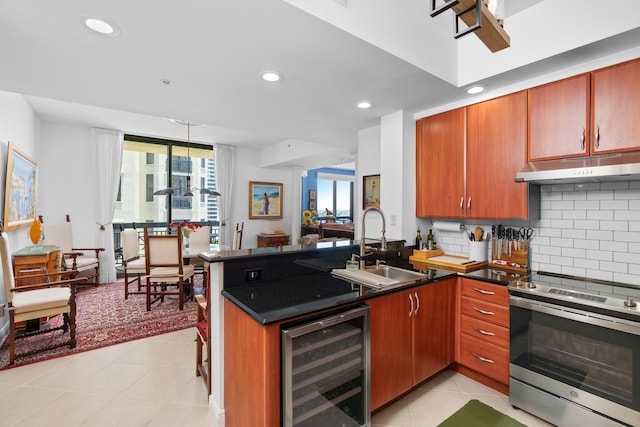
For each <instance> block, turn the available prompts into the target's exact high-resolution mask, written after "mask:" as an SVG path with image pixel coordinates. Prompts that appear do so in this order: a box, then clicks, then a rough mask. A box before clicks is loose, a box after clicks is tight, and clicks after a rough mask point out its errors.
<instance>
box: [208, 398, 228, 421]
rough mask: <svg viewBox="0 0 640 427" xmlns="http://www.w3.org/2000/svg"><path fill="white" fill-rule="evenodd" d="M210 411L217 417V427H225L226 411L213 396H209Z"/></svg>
mask: <svg viewBox="0 0 640 427" xmlns="http://www.w3.org/2000/svg"><path fill="white" fill-rule="evenodd" d="M209 411H211V412H212V413H213V414H214V415H215V417H216V423H217V424H216V426H217V427H224V425H225V413H224V409H222V408H220V406H219V405H218V402H216V400H215V399H214V398H213V396H211V395H210V396H209Z"/></svg>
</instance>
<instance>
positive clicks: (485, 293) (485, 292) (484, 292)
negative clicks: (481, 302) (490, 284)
mask: <svg viewBox="0 0 640 427" xmlns="http://www.w3.org/2000/svg"><path fill="white" fill-rule="evenodd" d="M473 290H474V291H476V292H479V293H481V294H483V295H495V294H496V293H495V292H491V291H485V290H484V289H479V288H473Z"/></svg>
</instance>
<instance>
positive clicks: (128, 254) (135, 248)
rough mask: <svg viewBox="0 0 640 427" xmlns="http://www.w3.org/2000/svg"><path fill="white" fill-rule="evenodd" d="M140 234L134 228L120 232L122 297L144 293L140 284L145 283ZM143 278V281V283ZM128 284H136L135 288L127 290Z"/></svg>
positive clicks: (145, 264)
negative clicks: (122, 271)
mask: <svg viewBox="0 0 640 427" xmlns="http://www.w3.org/2000/svg"><path fill="white" fill-rule="evenodd" d="M139 239H140V235H139V234H138V230H136V229H135V228H127V229H125V230H122V231H121V232H120V241H121V243H122V268H124V299H128V298H129V295H132V294H146V291H143V290H142V286H144V285H146V275H147V261H146V260H145V259H144V256H141V255H140V242H139ZM143 280H144V281H145V282H144V284H143ZM129 285H133V286H135V285H137V287H138V289H137V290H132V291H130V290H129Z"/></svg>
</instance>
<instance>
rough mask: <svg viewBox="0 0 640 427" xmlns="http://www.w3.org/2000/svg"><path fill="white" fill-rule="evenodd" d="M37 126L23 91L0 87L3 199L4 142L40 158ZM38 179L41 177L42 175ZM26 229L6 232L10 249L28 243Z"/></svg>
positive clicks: (2, 322) (3, 329) (3, 330)
mask: <svg viewBox="0 0 640 427" xmlns="http://www.w3.org/2000/svg"><path fill="white" fill-rule="evenodd" d="M39 129H40V121H39V120H38V118H37V117H36V115H35V114H34V112H33V110H32V109H31V107H30V106H29V104H28V103H27V102H26V101H25V99H24V97H23V96H22V95H18V94H15V93H8V92H2V91H0V177H1V179H2V183H3V184H2V185H1V186H0V200H4V191H5V185H4V183H5V181H4V180H5V175H6V166H7V153H8V151H7V147H8V145H7V144H8V143H11V144H13V145H14V146H15V147H16V148H17V149H19V150H20V151H21V152H22V153H24V154H25V155H27V156H29V157H30V158H31V159H33V160H35V161H36V162H39V161H40V159H39V157H40V156H39V155H38V154H39V153H38V152H37V150H36V141H37V140H38V132H39ZM39 180H40V181H42V176H41V175H40V176H39ZM0 210H1V211H2V212H3V214H2V216H3V219H4V205H3V206H2V207H1V208H0ZM28 230H29V229H28V228H20V229H18V230H15V231H11V232H8V233H7V234H8V236H9V245H10V248H11V251H12V252H14V251H17V250H19V249H21V248H23V247H25V246H27V245H31V241H30V240H29V237H28ZM0 281H4V279H3V278H2V275H0ZM2 286H4V283H3V284H2ZM3 289H4V288H3ZM4 303H6V297H5V293H4V292H0V304H4ZM8 319H9V316H8V314H5V316H4V317H1V318H0V341H2V340H3V339H4V337H5V336H6V335H7V333H8V327H9V323H8Z"/></svg>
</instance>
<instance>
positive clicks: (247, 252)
mask: <svg viewBox="0 0 640 427" xmlns="http://www.w3.org/2000/svg"><path fill="white" fill-rule="evenodd" d="M357 250H358V244H357V242H354V241H333V242H322V243H318V244H311V245H290V246H281V247H273V248H259V249H243V250H237V251H223V252H215V253H210V254H205V253H202V254H199V256H200V257H201V258H203V259H205V260H207V261H209V262H223V261H226V263H225V278H224V280H225V283H224V286H223V290H222V295H223V296H224V297H225V298H227V299H229V300H230V301H231V302H233V303H234V304H236V305H237V306H238V307H240V308H241V309H242V310H243V311H245V312H246V313H247V314H248V315H250V316H251V317H252V318H253V319H255V320H256V321H257V322H259V323H261V324H263V325H267V324H272V323H277V322H283V321H288V320H291V319H294V318H298V317H302V316H308V315H315V314H319V313H322V312H324V311H329V310H334V309H336V308H343V307H347V306H349V305H355V304H359V303H362V302H364V301H365V300H367V299H369V298H374V297H377V296H380V295H384V294H388V293H393V292H400V291H403V290H406V289H410V288H412V287H415V286H421V285H425V284H428V283H431V282H434V281H437V280H439V279H444V278H448V277H456V276H462V277H467V278H470V279H475V280H482V281H485V282H490V283H495V284H499V285H504V286H506V285H507V284H508V283H509V281H510V280H512V279H513V278H514V275H513V274H511V273H508V272H505V271H501V270H497V269H492V268H483V269H480V270H477V271H473V272H468V273H457V272H453V271H446V270H440V269H433V270H429V271H428V272H427V275H428V277H427V278H426V279H425V280H423V281H420V282H417V283H415V284H412V285H406V286H401V287H396V288H386V289H381V290H376V289H372V288H369V287H363V286H359V285H353V284H351V283H349V282H347V281H344V280H341V279H338V278H335V277H333V276H331V270H332V269H333V268H344V262H345V260H346V259H348V258H349V257H350V254H351V253H357ZM227 264H228V265H227ZM391 265H392V264H391ZM401 267H404V266H401ZM404 268H406V267H404ZM252 270H256V271H260V278H259V280H257V281H255V282H254V281H249V280H248V279H247V272H248V271H252Z"/></svg>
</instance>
